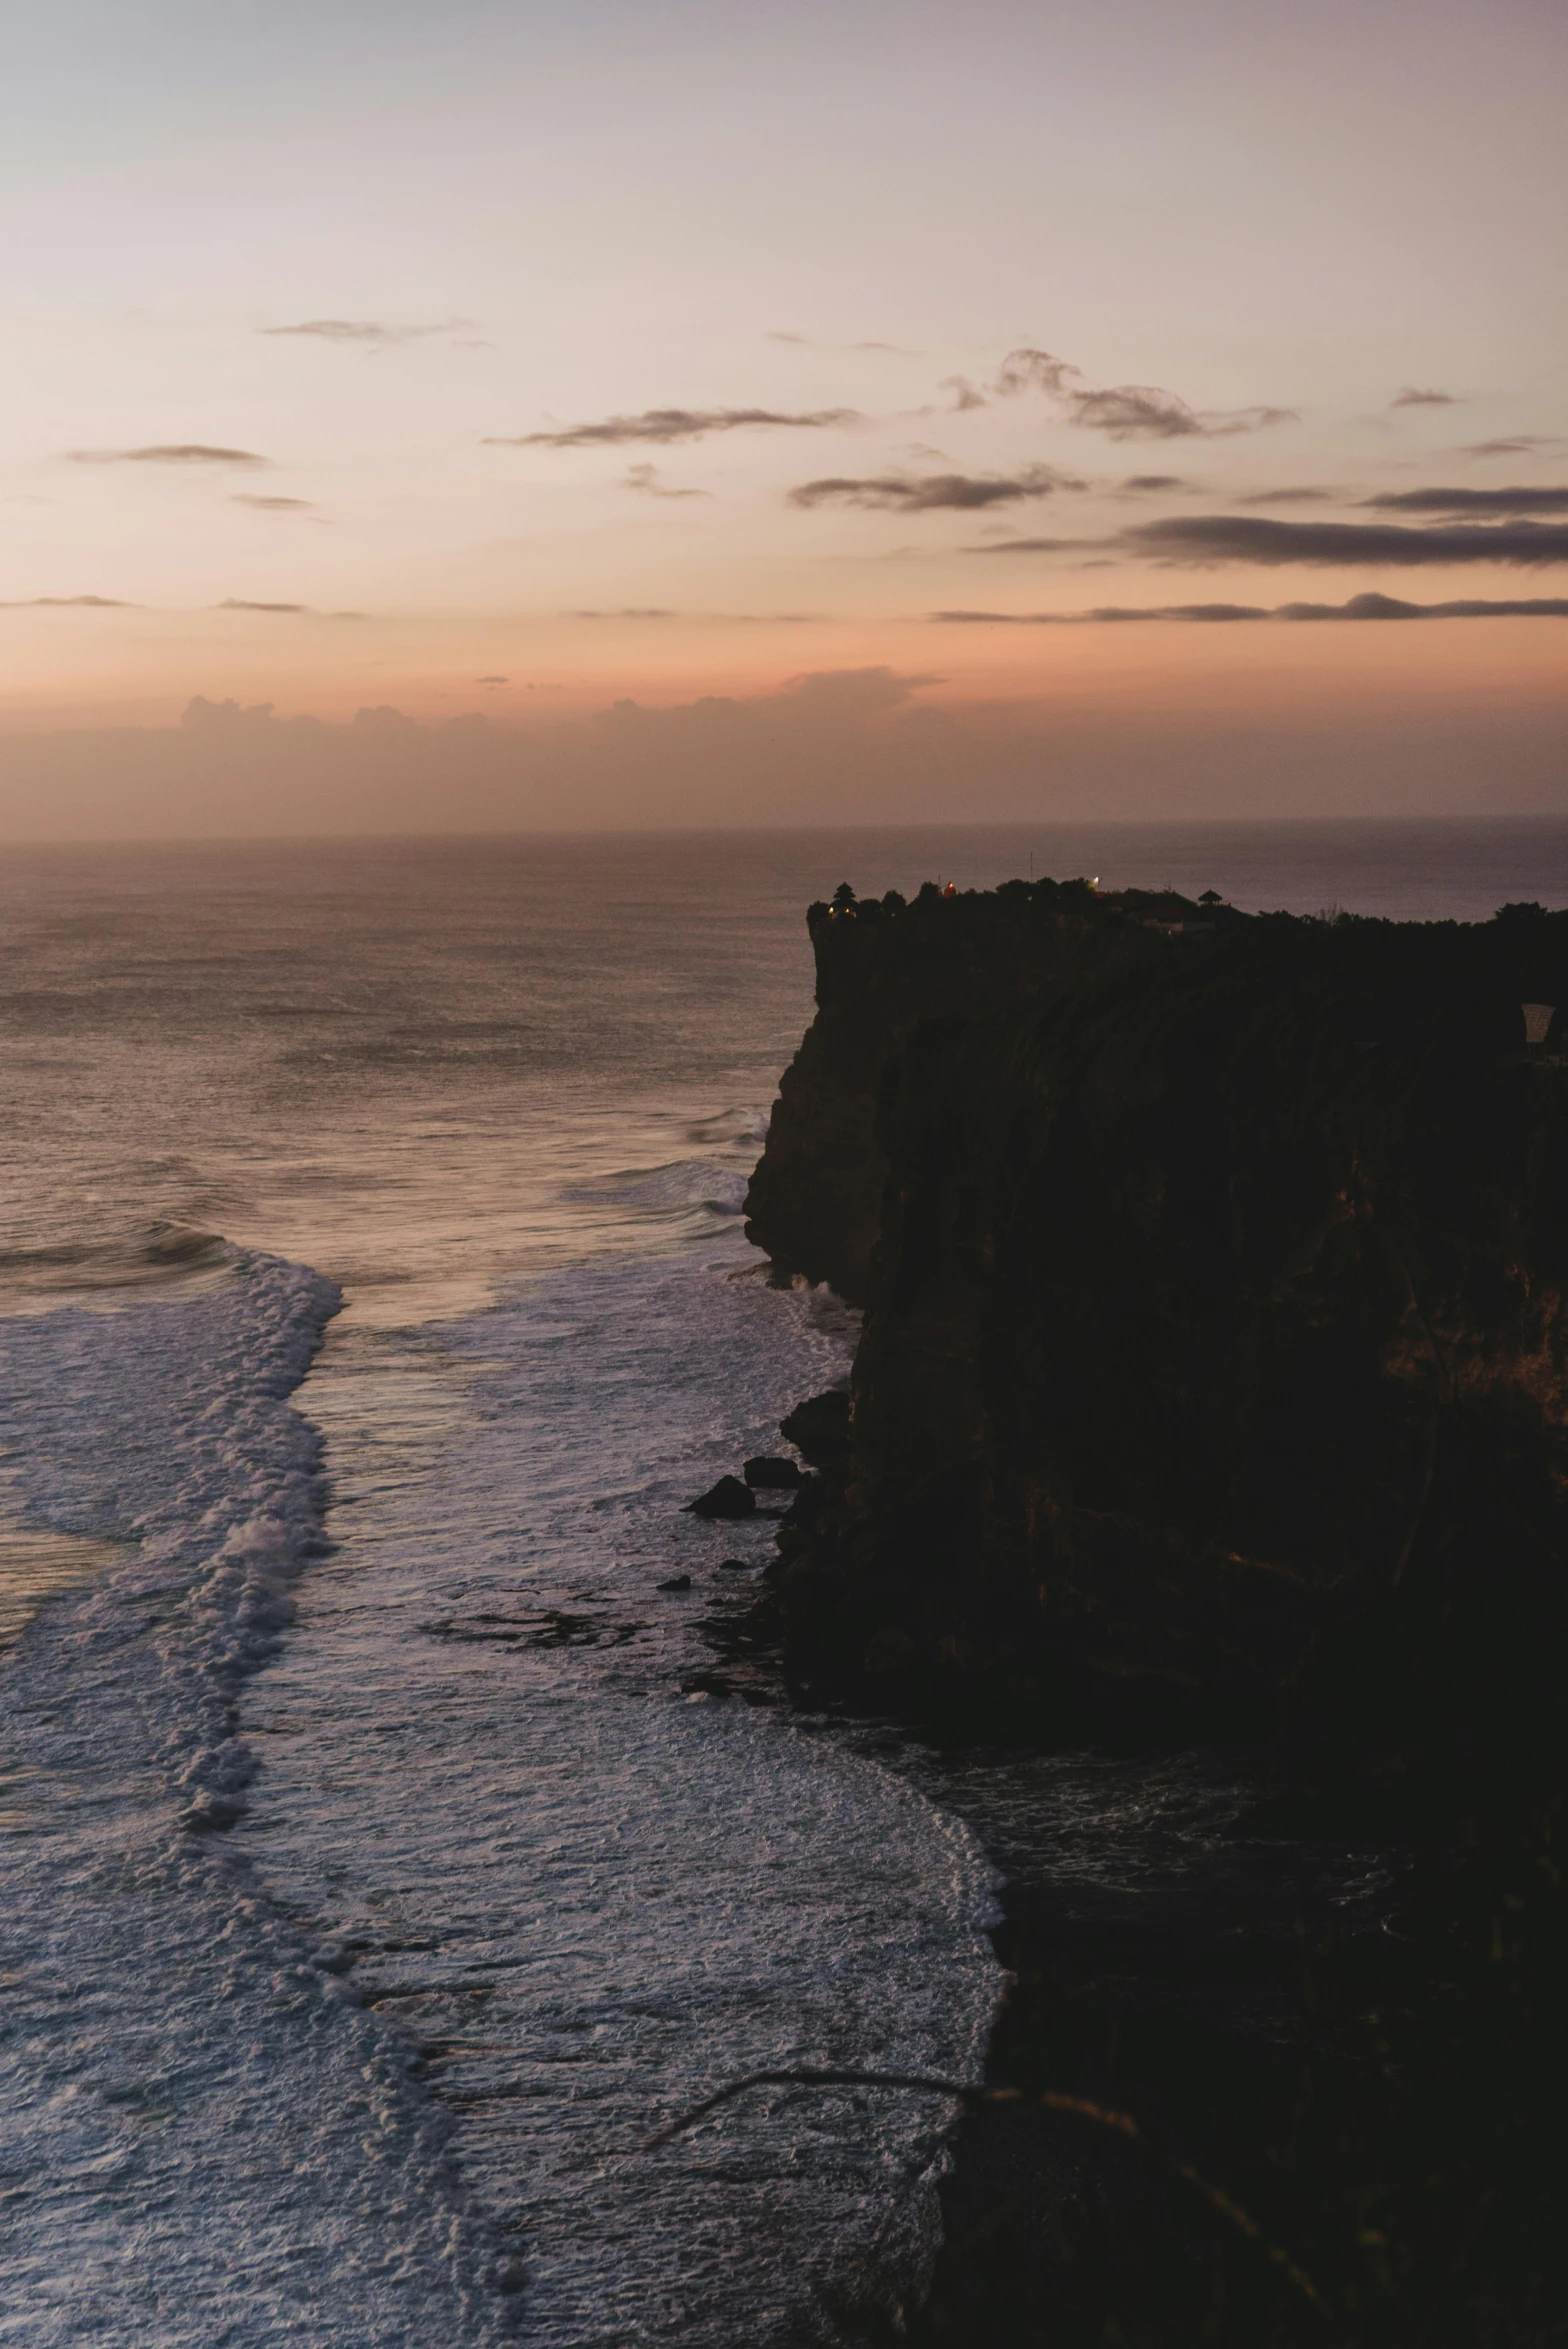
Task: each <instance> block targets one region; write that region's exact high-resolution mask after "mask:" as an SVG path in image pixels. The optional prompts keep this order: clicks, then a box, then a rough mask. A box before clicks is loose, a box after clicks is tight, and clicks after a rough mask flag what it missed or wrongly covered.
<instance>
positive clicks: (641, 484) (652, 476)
mask: <svg viewBox="0 0 1568 2349" xmlns="http://www.w3.org/2000/svg"><path fill="white" fill-rule="evenodd" d="M621 487H622V489H635V490H640V491H641V493H642V495H643V496H644V497H648V498H705V497H710V496H711V495H712V492H711V491H710V490H706V489H671V488H669V486H668V485H667V484H666V483H665V482H663V481H661V480H660V478H659V468H658V466H657V465H628V466H627V468H626V471H625V472H624V473H623V474H622V476H621Z"/></svg>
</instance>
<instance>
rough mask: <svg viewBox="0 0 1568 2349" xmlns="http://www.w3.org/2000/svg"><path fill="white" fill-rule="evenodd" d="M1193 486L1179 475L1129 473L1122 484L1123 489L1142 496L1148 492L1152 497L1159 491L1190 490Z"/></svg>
mask: <svg viewBox="0 0 1568 2349" xmlns="http://www.w3.org/2000/svg"><path fill="white" fill-rule="evenodd" d="M1191 486H1192V484H1191V483H1190V482H1187V481H1183V479H1182V477H1181V475H1180V474H1179V473H1129V474H1128V476H1127V478H1126V480H1125V481H1124V482H1123V483H1122V487H1123V489H1132V490H1137V491H1138V492H1139V493H1140V494H1142V493H1144V492H1148V493H1149V494H1150V495H1151V496H1152V495H1153V494H1154V493H1155V492H1156V491H1158V490H1162V489H1190V488H1191Z"/></svg>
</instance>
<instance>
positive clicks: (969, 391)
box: [936, 375, 986, 416]
mask: <svg viewBox="0 0 1568 2349" xmlns="http://www.w3.org/2000/svg"><path fill="white" fill-rule="evenodd" d="M936 388H937V390H938V391H950V392H951V393H952V395H953V404H952V406H951V408H950V409H949V410H948V414H949V415H951V416H962V415H963V414H964V413H965V412H966V411H967V410H968V409H970V408H983V407H984V406H985V404H986V403H985V394H984V392H983V391H981V390H980V389H979V387H978V386H977V385H976V384H972V383H971V382H970V380H969V378H968V376H967V375H944V376H943V378H942V380H941V382H940V383H939V384H938V385H937V387H936Z"/></svg>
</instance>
